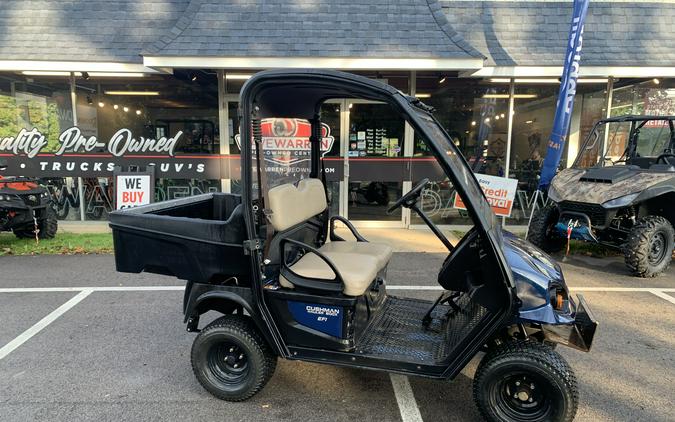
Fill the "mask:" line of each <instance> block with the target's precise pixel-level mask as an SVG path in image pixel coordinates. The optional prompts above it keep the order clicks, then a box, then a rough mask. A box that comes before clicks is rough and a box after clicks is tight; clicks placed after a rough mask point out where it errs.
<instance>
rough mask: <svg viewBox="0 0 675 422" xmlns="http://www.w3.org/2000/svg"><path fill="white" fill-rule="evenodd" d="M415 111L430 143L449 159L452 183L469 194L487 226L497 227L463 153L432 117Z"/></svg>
mask: <svg viewBox="0 0 675 422" xmlns="http://www.w3.org/2000/svg"><path fill="white" fill-rule="evenodd" d="M414 110H415V112H416V114H417V117H419V118H420V120H421V121H422V123H423V124H424V128H423V129H425V130H426V131H427V132H428V133H429V134H430V135H431V137H430V138H429V140H428V141H430V142H433V143H434V144H435V145H436V146H437V148H438V150H439V151H443V152H445V158H447V160H448V162H449V164H450V167H451V169H452V174H449V175H448V176H450V178H451V180H452V183H453V184H454V185H455V186H460V187H462V190H464V191H465V192H467V193H468V195H469V196H470V197H471V203H472V204H473V206H474V208H475V212H476V213H477V214H478V216H479V218H480V219H481V220H482V221H483V222H484V223H485V224H488V225H489V226H491V227H494V226H497V225H496V224H495V223H494V219H495V214H494V213H493V212H492V209H491V208H490V204H489V203H488V202H487V199H486V198H485V195H484V194H483V190H482V189H481V188H480V185H479V184H478V181H477V180H476V177H475V176H474V173H473V172H472V171H471V168H470V167H469V165H468V164H467V163H466V160H465V159H464V157H463V156H462V153H461V152H460V151H459V149H457V147H456V146H455V144H454V143H453V142H452V138H451V137H450V136H449V135H448V134H447V133H446V132H445V130H443V128H442V127H441V125H440V124H439V123H438V122H437V121H436V119H434V118H433V117H432V116H431V115H429V114H428V113H426V112H424V111H423V110H420V109H417V108H414Z"/></svg>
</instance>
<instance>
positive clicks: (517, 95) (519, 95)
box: [483, 94, 537, 98]
mask: <svg viewBox="0 0 675 422" xmlns="http://www.w3.org/2000/svg"><path fill="white" fill-rule="evenodd" d="M483 98H509V94H485V95H483ZM513 98H537V94H513Z"/></svg>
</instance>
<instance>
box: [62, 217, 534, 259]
mask: <svg viewBox="0 0 675 422" xmlns="http://www.w3.org/2000/svg"><path fill="white" fill-rule="evenodd" d="M509 229H510V230H511V231H514V232H516V233H520V231H521V230H520V227H511V228H509ZM358 230H359V233H361V235H362V236H363V237H365V238H366V239H368V240H369V241H371V242H380V243H386V244H388V245H390V246H391V247H392V248H394V251H395V252H430V253H445V252H447V249H445V246H443V244H442V243H441V242H440V240H438V238H437V237H436V236H435V235H434V234H433V233H432V232H431V231H430V230H428V229H386V228H360V229H358ZM451 230H454V231H459V232H464V231H466V230H467V227H464V226H457V227H452V228H451V229H444V230H443V233H445V235H446V236H447V237H448V239H449V240H450V242H451V243H453V244H455V243H457V242H458V241H459V237H458V235H457V234H456V233H453V232H452V231H451ZM59 231H60V232H62V233H76V234H80V233H110V232H111V230H110V227H109V226H108V222H107V221H59ZM337 232H338V234H340V235H341V236H342V237H344V238H345V239H348V240H349V239H351V238H352V237H351V235H350V233H349V230H347V229H346V228H338V229H337ZM522 232H523V233H524V228H523V230H522Z"/></svg>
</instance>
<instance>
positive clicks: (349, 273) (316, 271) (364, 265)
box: [279, 252, 379, 296]
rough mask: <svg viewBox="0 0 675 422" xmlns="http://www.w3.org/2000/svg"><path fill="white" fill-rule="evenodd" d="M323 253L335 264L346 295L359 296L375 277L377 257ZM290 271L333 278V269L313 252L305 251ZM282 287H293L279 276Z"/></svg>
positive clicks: (315, 276) (307, 275) (320, 277)
mask: <svg viewBox="0 0 675 422" xmlns="http://www.w3.org/2000/svg"><path fill="white" fill-rule="evenodd" d="M324 255H325V256H326V257H327V258H328V259H329V260H330V261H331V262H332V263H333V265H335V267H336V268H337V269H338V271H339V272H340V275H341V276H342V280H343V281H344V284H345V287H344V289H343V291H342V293H344V294H345V295H347V296H361V295H362V294H364V293H365V292H366V290H368V286H370V284H371V283H372V282H373V280H375V277H377V272H378V271H379V267H378V262H377V259H376V258H374V257H372V256H370V255H359V254H354V253H331V252H325V253H324ZM290 269H291V271H293V272H294V273H296V274H297V275H299V276H301V277H307V278H315V279H320V280H333V279H334V278H335V274H334V273H333V270H331V268H330V267H329V266H328V264H326V262H324V261H323V260H322V259H321V258H319V257H318V256H317V255H315V254H313V253H307V254H305V255H304V256H303V257H302V258H300V259H299V260H298V262H296V263H295V264H293V265H291V267H290ZM279 283H280V284H281V285H282V286H283V287H287V288H293V284H292V283H291V282H290V281H288V280H286V278H285V277H283V276H281V277H279Z"/></svg>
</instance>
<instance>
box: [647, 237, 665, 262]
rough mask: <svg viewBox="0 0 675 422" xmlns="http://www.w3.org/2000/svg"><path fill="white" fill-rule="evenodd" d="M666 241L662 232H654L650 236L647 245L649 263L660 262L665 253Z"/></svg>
mask: <svg viewBox="0 0 675 422" xmlns="http://www.w3.org/2000/svg"><path fill="white" fill-rule="evenodd" d="M666 243H667V242H666V238H665V236H664V235H663V233H656V234H655V235H654V237H652V241H651V244H650V245H649V262H650V263H652V264H658V263H659V262H661V260H662V259H663V257H664V256H665V254H666Z"/></svg>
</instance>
